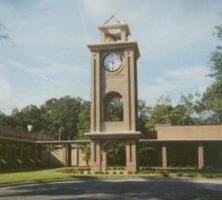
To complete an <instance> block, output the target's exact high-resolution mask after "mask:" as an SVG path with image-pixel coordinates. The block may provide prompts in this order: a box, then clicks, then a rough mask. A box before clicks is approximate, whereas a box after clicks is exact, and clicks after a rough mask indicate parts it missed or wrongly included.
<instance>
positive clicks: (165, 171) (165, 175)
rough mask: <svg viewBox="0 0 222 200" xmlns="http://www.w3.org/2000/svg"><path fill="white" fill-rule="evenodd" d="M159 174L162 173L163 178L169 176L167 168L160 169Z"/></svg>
mask: <svg viewBox="0 0 222 200" xmlns="http://www.w3.org/2000/svg"><path fill="white" fill-rule="evenodd" d="M161 174H162V176H163V177H165V178H166V177H169V176H170V174H169V172H168V171H167V170H162V171H161Z"/></svg>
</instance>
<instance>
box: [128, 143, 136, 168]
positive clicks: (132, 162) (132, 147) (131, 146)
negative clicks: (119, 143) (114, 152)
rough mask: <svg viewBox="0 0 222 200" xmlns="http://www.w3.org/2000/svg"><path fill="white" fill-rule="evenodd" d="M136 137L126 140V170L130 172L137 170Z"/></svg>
mask: <svg viewBox="0 0 222 200" xmlns="http://www.w3.org/2000/svg"><path fill="white" fill-rule="evenodd" d="M136 143H137V140H136V139H132V140H127V141H126V170H127V171H128V172H136V171H137V151H136V150H137V149H136Z"/></svg>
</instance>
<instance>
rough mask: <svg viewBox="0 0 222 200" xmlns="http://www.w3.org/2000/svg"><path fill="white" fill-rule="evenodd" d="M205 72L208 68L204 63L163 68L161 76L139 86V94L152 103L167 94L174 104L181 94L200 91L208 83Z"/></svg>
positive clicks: (206, 72)
mask: <svg viewBox="0 0 222 200" xmlns="http://www.w3.org/2000/svg"><path fill="white" fill-rule="evenodd" d="M207 74H208V70H207V68H206V66H204V65H203V66H188V67H185V68H174V69H170V70H165V71H164V72H163V73H162V76H161V77H158V78H155V79H154V80H153V81H152V82H151V83H150V85H144V84H142V85H141V86H139V96H140V98H142V99H145V100H146V101H147V102H148V104H151V105H153V104H154V103H155V102H156V100H157V98H159V97H160V96H162V95H164V96H168V95H169V96H171V97H173V103H174V104H176V103H178V100H179V98H180V96H181V95H182V94H183V95H186V94H189V93H195V92H199V93H202V92H203V91H204V90H205V89H206V87H207V85H208V84H209V83H210V79H209V77H207V76H206V75H207Z"/></svg>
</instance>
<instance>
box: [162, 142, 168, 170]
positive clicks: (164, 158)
mask: <svg viewBox="0 0 222 200" xmlns="http://www.w3.org/2000/svg"><path fill="white" fill-rule="evenodd" d="M162 167H163V168H167V146H166V144H162Z"/></svg>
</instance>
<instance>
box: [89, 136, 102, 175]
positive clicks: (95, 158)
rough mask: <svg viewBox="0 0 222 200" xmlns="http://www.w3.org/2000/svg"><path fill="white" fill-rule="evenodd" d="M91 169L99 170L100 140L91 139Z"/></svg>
mask: <svg viewBox="0 0 222 200" xmlns="http://www.w3.org/2000/svg"><path fill="white" fill-rule="evenodd" d="M91 171H92V172H100V171H101V146H100V140H93V141H91Z"/></svg>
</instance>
